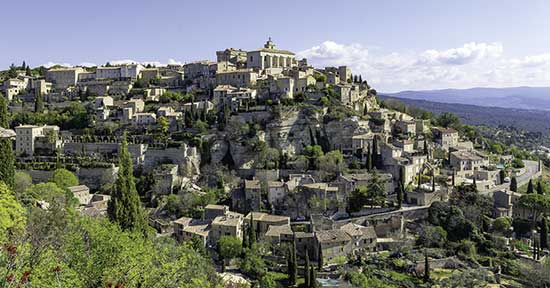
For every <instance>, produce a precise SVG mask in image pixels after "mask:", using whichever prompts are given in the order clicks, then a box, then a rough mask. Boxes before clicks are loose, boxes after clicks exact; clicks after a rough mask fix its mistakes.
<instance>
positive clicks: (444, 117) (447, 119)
mask: <svg viewBox="0 0 550 288" xmlns="http://www.w3.org/2000/svg"><path fill="white" fill-rule="evenodd" d="M435 122H436V124H437V125H438V126H442V127H445V128H449V127H454V128H458V127H459V126H460V119H459V118H458V116H456V114H454V113H450V112H443V113H441V114H440V115H439V116H438V117H437V118H436V119H435Z"/></svg>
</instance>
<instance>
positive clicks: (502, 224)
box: [493, 217, 512, 233]
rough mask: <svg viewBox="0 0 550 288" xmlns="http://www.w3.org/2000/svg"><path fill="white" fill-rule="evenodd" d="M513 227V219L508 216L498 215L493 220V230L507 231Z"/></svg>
mask: <svg viewBox="0 0 550 288" xmlns="http://www.w3.org/2000/svg"><path fill="white" fill-rule="evenodd" d="M510 227H512V220H510V218H508V217H498V218H497V219H495V221H493V231H495V232H499V233H507V232H508V231H510Z"/></svg>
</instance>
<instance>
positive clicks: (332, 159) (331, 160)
mask: <svg viewBox="0 0 550 288" xmlns="http://www.w3.org/2000/svg"><path fill="white" fill-rule="evenodd" d="M316 146H318V145H316ZM317 162H318V163H317V167H318V168H319V170H320V171H321V172H322V173H323V174H324V177H323V178H324V179H325V180H332V179H334V178H336V176H337V175H338V174H339V173H341V172H342V171H344V169H345V168H346V163H345V161H344V155H342V152H340V150H334V151H330V152H328V153H327V154H325V155H322V156H321V157H319V158H318V161H317Z"/></svg>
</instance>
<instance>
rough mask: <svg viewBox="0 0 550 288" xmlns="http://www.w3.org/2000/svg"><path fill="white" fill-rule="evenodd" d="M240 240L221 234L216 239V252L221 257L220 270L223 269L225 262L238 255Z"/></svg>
mask: <svg viewBox="0 0 550 288" xmlns="http://www.w3.org/2000/svg"><path fill="white" fill-rule="evenodd" d="M241 249H242V243H241V240H239V238H237V237H233V236H225V235H224V236H222V237H220V239H219V240H218V253H219V254H220V257H221V258H222V271H225V264H226V263H225V262H226V261H229V260H231V259H233V258H236V257H238V256H239V255H240V254H241V251H242V250H241Z"/></svg>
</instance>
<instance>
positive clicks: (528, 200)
mask: <svg viewBox="0 0 550 288" xmlns="http://www.w3.org/2000/svg"><path fill="white" fill-rule="evenodd" d="M517 205H518V206H519V207H523V208H525V209H528V210H529V211H530V212H531V215H532V216H533V220H537V219H539V217H540V216H541V215H542V214H543V213H546V212H548V211H549V210H550V197H548V196H547V195H540V194H525V195H523V196H521V197H520V198H519V200H518V202H517Z"/></svg>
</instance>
